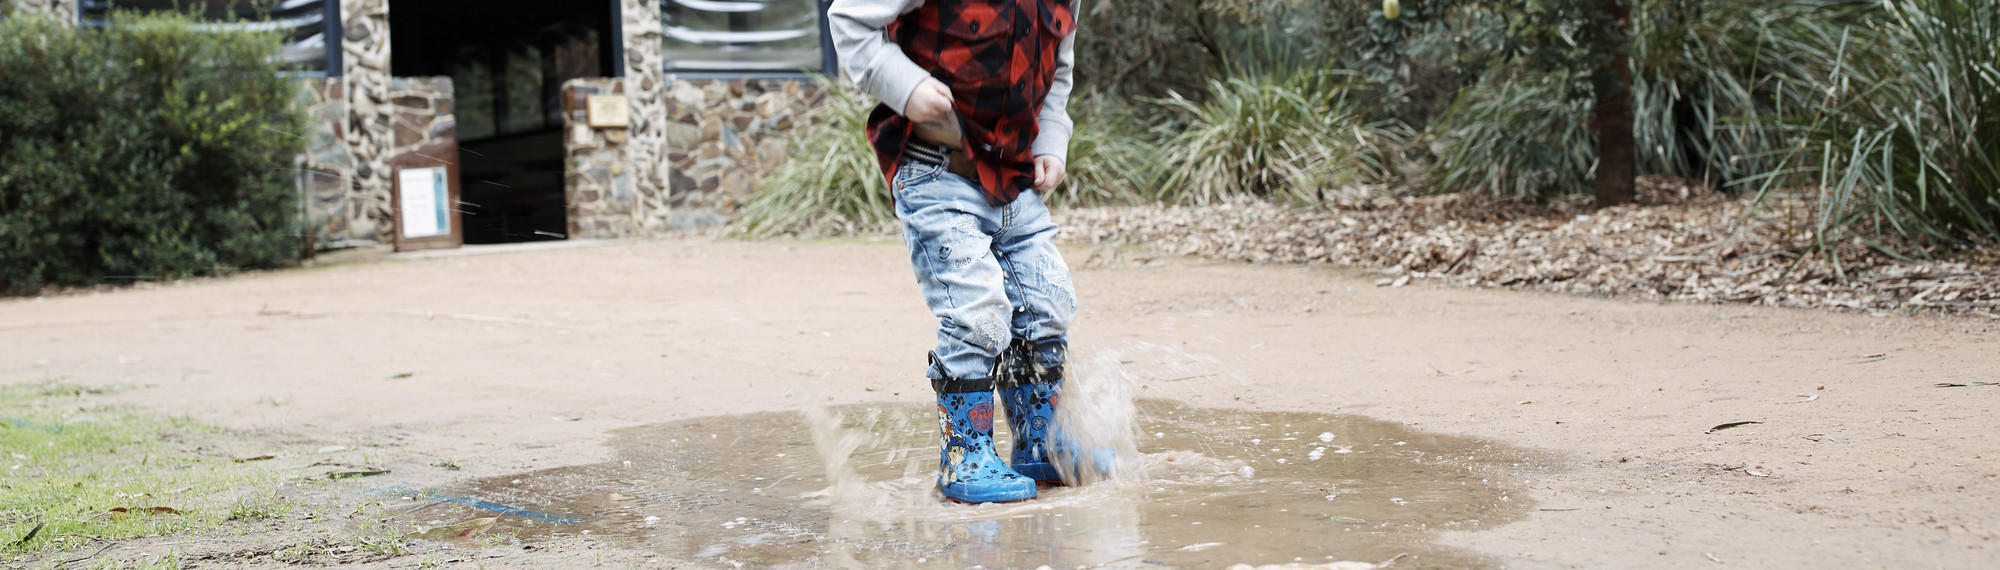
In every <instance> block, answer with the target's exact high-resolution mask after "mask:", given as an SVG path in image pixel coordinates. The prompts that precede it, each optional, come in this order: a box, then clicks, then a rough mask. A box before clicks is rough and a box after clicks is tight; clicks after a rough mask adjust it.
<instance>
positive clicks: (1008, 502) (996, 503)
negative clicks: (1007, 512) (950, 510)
mask: <svg viewBox="0 0 2000 570" xmlns="http://www.w3.org/2000/svg"><path fill="white" fill-rule="evenodd" d="M944 500H945V501H946V502H951V503H958V504H961V505H1012V504H1014V503H1026V502H1028V501H1033V500H1035V498H1034V497H1028V498H1026V499H1014V500H1012V501H986V502H983V503H974V502H972V501H966V500H961V499H954V498H951V497H945V498H944Z"/></svg>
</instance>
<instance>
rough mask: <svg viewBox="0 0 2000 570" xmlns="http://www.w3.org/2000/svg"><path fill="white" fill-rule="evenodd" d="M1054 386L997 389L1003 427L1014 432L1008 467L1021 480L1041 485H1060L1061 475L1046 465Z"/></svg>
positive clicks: (1053, 417) (1053, 415)
mask: <svg viewBox="0 0 2000 570" xmlns="http://www.w3.org/2000/svg"><path fill="white" fill-rule="evenodd" d="M1060 386H1061V380H1057V381H1055V382H1033V383H1021V384H1011V385H1007V386H1003V387H1001V388H1000V400H1001V401H1002V402H1004V403H1006V405H1007V427H1009V428H1012V429H1013V432H1014V453H1013V457H1012V458H1011V460H1010V461H1008V462H1007V464H1008V465H1010V466H1013V468H1014V471H1016V472H1019V473H1020V474H1021V475H1022V476H1024V477H1027V478H1030V479H1034V480H1035V482H1036V483H1040V484H1043V485H1061V484H1063V481H1062V475H1061V474H1058V473H1057V472H1056V466H1055V464H1054V463H1051V462H1050V459H1052V457H1051V452H1052V451H1054V449H1053V446H1052V445H1051V444H1052V443H1053V442H1051V441H1049V439H1050V436H1052V435H1054V434H1053V433H1051V430H1050V429H1049V426H1051V425H1053V424H1054V423H1055V420H1056V399H1057V398H1056V389H1057V388H1058V387H1060Z"/></svg>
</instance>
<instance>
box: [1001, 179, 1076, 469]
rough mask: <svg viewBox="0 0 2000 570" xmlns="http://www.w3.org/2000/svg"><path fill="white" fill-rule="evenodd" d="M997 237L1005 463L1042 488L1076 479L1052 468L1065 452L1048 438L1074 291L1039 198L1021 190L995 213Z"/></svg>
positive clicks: (1064, 360)
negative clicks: (1006, 336) (1003, 327)
mask: <svg viewBox="0 0 2000 570" xmlns="http://www.w3.org/2000/svg"><path fill="white" fill-rule="evenodd" d="M1001 219H1002V220H1003V224H1002V228H1001V230H1000V233H999V234H998V235H996V236H995V237H994V250H995V251H996V252H997V253H998V254H999V259H1000V267H1001V271H1003V272H1005V273H1006V275H1007V278H1006V280H1007V298H1008V299H1009V300H1010V301H1011V302H1012V303H1013V307H1014V316H1013V319H1012V331H1013V333H1014V338H1015V341H1014V345H1013V346H1012V347H1010V348H1009V349H1008V351H1007V353H1006V354H1005V355H1003V356H1002V357H1001V358H1002V359H1003V362H1002V364H1001V366H1000V368H1001V370H1002V372H1001V378H1000V382H999V386H1000V399H1001V402H1002V403H1003V404H1005V405H1006V408H1007V423H1008V425H1009V426H1010V427H1012V428H1013V434H1014V453H1013V457H1012V458H1011V459H1010V460H1009V462H1008V464H1009V465H1010V466H1011V467H1013V468H1014V470H1015V471H1018V472H1020V473H1021V474H1022V475H1025V476H1027V477H1030V478H1033V479H1035V480H1037V481H1040V482H1043V483H1051V484H1055V483H1061V482H1063V477H1062V475H1063V473H1061V471H1062V470H1063V469H1070V470H1071V473H1070V475H1071V479H1072V480H1076V479H1078V478H1079V477H1080V476H1083V475H1084V474H1082V473H1076V472H1075V471H1076V470H1075V469H1074V468H1073V467H1065V466H1063V465H1061V464H1059V462H1058V458H1057V454H1059V453H1063V452H1065V451H1066V450H1067V447H1066V445H1067V444H1066V443H1064V442H1063V441H1061V440H1063V439H1064V438H1063V437H1061V436H1060V435H1059V434H1057V433H1054V431H1052V430H1054V428H1055V426H1054V423H1055V410H1056V405H1057V400H1058V396H1059V394H1058V392H1059V391H1060V389H1061V385H1062V381H1063V368H1064V364H1066V363H1067V362H1068V360H1069V326H1070V322H1071V321H1073V320H1075V319H1076V290H1075V288H1074V286H1072V285H1071V284H1070V278H1069V265H1068V264H1067V263H1064V262H1063V259H1062V253H1061V252H1059V251H1057V250H1056V245H1055V234H1056V226H1055V222H1054V221H1052V220H1050V219H1049V211H1048V208H1047V207H1046V206H1044V205H1043V204H1042V201H1041V195H1040V194H1038V193H1036V192H1033V191H1029V192H1023V193H1021V196H1020V197H1019V198H1016V199H1015V200H1014V203H1013V204H1009V205H1008V206H1007V208H1005V210H1004V211H1003V212H1002V214H1001Z"/></svg>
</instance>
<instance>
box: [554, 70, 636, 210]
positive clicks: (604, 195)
mask: <svg viewBox="0 0 2000 570" xmlns="http://www.w3.org/2000/svg"><path fill="white" fill-rule="evenodd" d="M625 84H626V82H625V81H623V80H619V79H607V78H592V79H571V80H569V81H565V82H563V87H562V102H563V113H562V117H563V149H564V153H563V155H564V156H563V202H564V203H565V204H568V206H569V208H568V214H569V237H571V238H578V239H603V238H616V237H625V236H630V235H636V234H639V233H642V230H643V228H644V226H645V224H644V222H643V221H642V220H644V219H647V218H648V216H647V215H646V210H645V208H646V203H647V202H648V200H647V199H646V198H645V197H644V194H643V191H642V190H641V189H640V188H639V187H638V185H637V184H636V183H635V182H636V179H637V178H639V177H638V176H635V174H637V173H638V171H639V170H641V169H639V168H633V156H634V154H633V153H630V152H629V151H630V149H631V144H632V140H631V129H630V128H629V127H605V128H593V127H591V126H590V123H589V116H590V115H589V111H588V107H587V105H588V102H589V100H590V97H591V96H605V95H610V96H619V97H625V96H627V94H626V93H625ZM628 102H629V98H628ZM631 118H632V123H633V124H635V125H636V124H637V123H638V122H639V117H638V116H637V113H634V114H633V116H632V117H631Z"/></svg>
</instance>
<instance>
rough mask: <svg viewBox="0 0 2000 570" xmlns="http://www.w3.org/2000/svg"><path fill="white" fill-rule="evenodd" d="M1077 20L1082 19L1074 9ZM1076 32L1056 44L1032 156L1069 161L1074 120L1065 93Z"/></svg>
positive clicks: (1072, 75)
mask: <svg viewBox="0 0 2000 570" xmlns="http://www.w3.org/2000/svg"><path fill="white" fill-rule="evenodd" d="M1076 15H1077V20H1079V21H1081V20H1082V19H1083V12H1082V10H1081V9H1078V10H1077V12H1076ZM1076 34H1077V33H1076V32H1074V31H1072V32H1070V34H1069V37H1065V38H1063V40H1062V43H1061V44H1060V45H1059V46H1058V47H1057V48H1056V74H1055V80H1053V81H1051V82H1050V83H1049V94H1048V96H1047V97H1043V98H1042V110H1041V112H1040V113H1039V114H1037V115H1036V116H1035V122H1036V123H1037V124H1038V125H1039V126H1040V127H1041V129H1040V132H1041V134H1038V135H1036V136H1035V142H1034V146H1033V149H1034V153H1035V156H1053V157H1056V158H1057V159H1061V160H1062V161H1064V162H1068V161H1069V138H1070V135H1071V133H1072V132H1073V131H1074V129H1075V128H1076V123H1075V122H1073V121H1071V120H1070V118H1069V93H1070V89H1071V88H1073V87H1075V85H1076V72H1075V69H1076Z"/></svg>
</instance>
